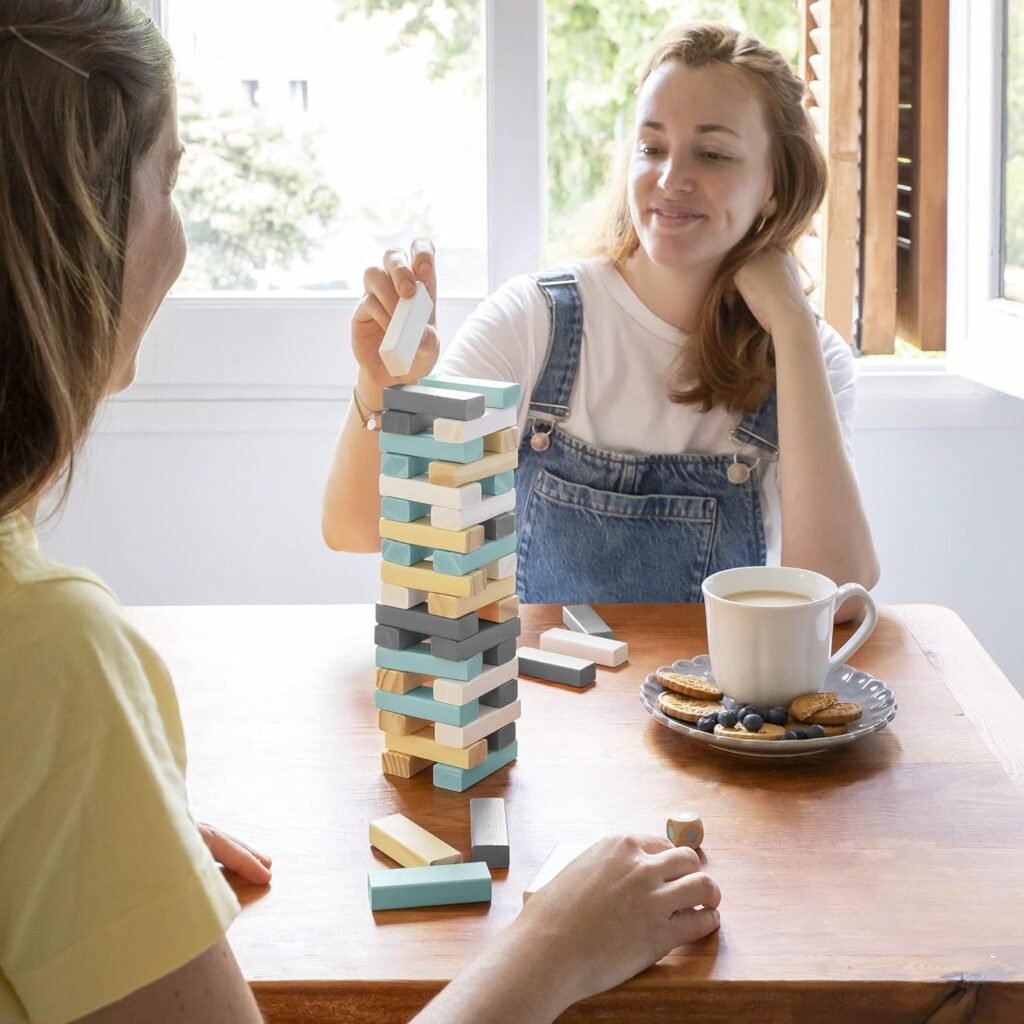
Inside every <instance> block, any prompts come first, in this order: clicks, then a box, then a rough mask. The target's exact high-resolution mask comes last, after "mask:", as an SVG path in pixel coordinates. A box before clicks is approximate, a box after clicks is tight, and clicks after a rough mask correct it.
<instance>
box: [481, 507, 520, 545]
mask: <svg viewBox="0 0 1024 1024" xmlns="http://www.w3.org/2000/svg"><path fill="white" fill-rule="evenodd" d="M515 531H516V514H515V512H502V514H501V515H500V516H495V517H494V518H493V519H488V520H487V521H486V522H485V523H484V537H485V538H486V539H487V540H501V539H502V537H507V536H508V535H509V534H510V533H515Z"/></svg>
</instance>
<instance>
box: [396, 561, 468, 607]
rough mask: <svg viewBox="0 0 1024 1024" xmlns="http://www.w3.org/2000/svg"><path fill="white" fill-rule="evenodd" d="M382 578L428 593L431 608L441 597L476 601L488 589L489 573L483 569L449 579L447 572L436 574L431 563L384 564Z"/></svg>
mask: <svg viewBox="0 0 1024 1024" xmlns="http://www.w3.org/2000/svg"><path fill="white" fill-rule="evenodd" d="M380 578H381V580H382V581H383V582H384V583H394V584H395V585H396V586H399V587H411V588H415V589H417V590H426V591H427V602H428V607H429V601H430V599H431V598H432V597H434V596H435V595H437V594H448V595H450V596H451V597H465V598H473V597H476V596H477V595H478V594H482V593H484V592H485V591H486V589H487V573H485V572H484V571H483V569H477V570H476V571H475V572H467V573H466V575H465V576H449V575H448V574H447V573H443V572H435V571H434V569H433V568H432V566H431V564H430V562H427V561H423V562H417V563H416V564H415V565H398V564H397V563H395V562H381V563H380Z"/></svg>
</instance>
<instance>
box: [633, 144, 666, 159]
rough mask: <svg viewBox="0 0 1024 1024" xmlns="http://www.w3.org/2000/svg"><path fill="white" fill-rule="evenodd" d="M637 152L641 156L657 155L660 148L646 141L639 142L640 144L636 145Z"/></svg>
mask: <svg viewBox="0 0 1024 1024" xmlns="http://www.w3.org/2000/svg"><path fill="white" fill-rule="evenodd" d="M637 152H639V153H640V154H642V155H643V156H657V154H658V153H660V152H661V150H660V149H658V147H657V146H652V145H651V144H650V143H648V142H641V143H640V145H639V146H637Z"/></svg>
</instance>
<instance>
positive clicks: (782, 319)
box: [734, 248, 814, 339]
mask: <svg viewBox="0 0 1024 1024" xmlns="http://www.w3.org/2000/svg"><path fill="white" fill-rule="evenodd" d="M734 284H735V286H736V291H737V292H739V294H740V295H741V296H742V297H743V301H744V302H745V303H746V304H747V308H748V309H749V310H750V312H751V313H753V314H754V316H755V317H756V318H757V322H758V323H759V324H760V325H761V326H762V327H763V328H764V329H765V330H766V331H767V332H768V333H769V334H770V335H771V336H772V338H773V339H774V338H775V337H776V336H777V333H778V330H779V328H780V327H781V326H782V325H783V324H784V323H789V322H791V321H792V320H794V319H801V320H807V319H810V320H811V321H813V319H814V313H813V311H812V310H811V307H810V306H809V305H808V302H807V297H806V295H804V289H803V284H802V283H801V281H800V272H799V270H798V269H797V265H796V260H794V259H793V257H792V256H791V255H790V254H789V253H788V252H785V251H784V250H782V249H775V248H772V249H765V250H764V251H763V252H759V253H758V254H757V255H756V256H752V257H751V258H750V259H749V260H748V261H747V262H746V263H744V264H743V266H742V267H740V269H739V270H738V271H737V272H736V277H735V279H734Z"/></svg>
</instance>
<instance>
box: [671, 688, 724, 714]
mask: <svg viewBox="0 0 1024 1024" xmlns="http://www.w3.org/2000/svg"><path fill="white" fill-rule="evenodd" d="M658 710H659V711H663V712H664V713H665V714H666V715H670V716H671V717H672V718H681V719H682V720H683V721H684V722H696V721H697V720H698V719H700V718H703V717H704V715H710V714H712V713H714V712H715V711H724V710H725V708H724V707H723V706H722V705H721V704H720V703H718V702H717V701H707V700H696V699H695V698H693V697H686V696H684V695H683V694H681V693H673V692H672V691H671V690H662V691H661V693H659V694H658Z"/></svg>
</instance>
